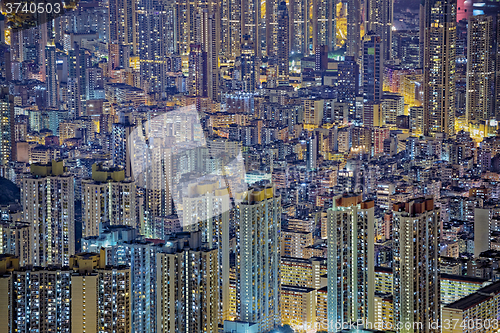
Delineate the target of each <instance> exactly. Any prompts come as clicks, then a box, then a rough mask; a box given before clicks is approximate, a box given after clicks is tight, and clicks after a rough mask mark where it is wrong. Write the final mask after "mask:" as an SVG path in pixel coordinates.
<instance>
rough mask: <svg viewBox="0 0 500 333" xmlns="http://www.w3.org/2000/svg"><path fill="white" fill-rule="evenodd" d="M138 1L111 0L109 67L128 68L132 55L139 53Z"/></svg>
mask: <svg viewBox="0 0 500 333" xmlns="http://www.w3.org/2000/svg"><path fill="white" fill-rule="evenodd" d="M137 28H138V25H137V1H134V0H111V1H110V2H109V43H108V48H109V66H110V68H109V69H115V68H118V67H122V68H128V67H129V59H130V56H131V55H135V54H137V46H138V43H137V39H138V30H137Z"/></svg>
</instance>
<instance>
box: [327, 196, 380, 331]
mask: <svg viewBox="0 0 500 333" xmlns="http://www.w3.org/2000/svg"><path fill="white" fill-rule="evenodd" d="M374 225H375V222H374V202H373V201H366V202H362V196H361V195H352V196H347V195H346V196H338V197H335V198H334V203H333V207H332V208H331V209H329V210H328V238H327V239H328V240H329V243H328V255H327V260H328V273H327V275H328V322H329V323H330V325H334V324H335V323H336V322H341V323H344V322H351V321H353V322H356V321H357V320H368V321H373V309H374V307H373V302H374V291H375V290H374V288H375V281H374V266H375V263H374V239H375V235H374ZM346 249H349V250H348V251H346ZM332 329H334V328H333V327H329V330H332Z"/></svg>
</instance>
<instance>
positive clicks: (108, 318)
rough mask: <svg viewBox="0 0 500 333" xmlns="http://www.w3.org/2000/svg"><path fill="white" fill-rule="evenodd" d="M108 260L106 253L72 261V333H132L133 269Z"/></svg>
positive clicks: (80, 255) (91, 254) (75, 257)
mask: <svg viewBox="0 0 500 333" xmlns="http://www.w3.org/2000/svg"><path fill="white" fill-rule="evenodd" d="M105 260H106V259H105V255H104V253H103V251H101V253H100V254H97V253H80V254H77V255H75V256H72V257H71V259H70V263H69V266H70V268H71V269H72V270H73V272H74V273H73V274H72V276H71V332H78V333H80V332H81V333H83V332H106V333H111V332H130V329H131V302H130V297H131V292H130V288H131V278H130V268H129V267H127V266H106V263H105Z"/></svg>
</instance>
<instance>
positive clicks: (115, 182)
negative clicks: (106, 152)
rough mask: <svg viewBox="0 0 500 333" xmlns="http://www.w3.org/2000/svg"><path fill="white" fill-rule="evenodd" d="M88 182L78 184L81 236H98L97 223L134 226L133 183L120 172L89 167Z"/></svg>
mask: <svg viewBox="0 0 500 333" xmlns="http://www.w3.org/2000/svg"><path fill="white" fill-rule="evenodd" d="M92 169H93V170H92V179H84V180H82V201H83V202H82V204H83V207H82V208H83V209H82V210H83V228H82V236H83V237H90V236H99V230H100V229H99V227H100V225H101V223H105V224H106V223H109V224H110V225H128V226H132V227H135V226H136V205H135V192H136V188H135V183H134V182H132V181H129V180H127V181H126V180H125V171H124V170H105V169H104V170H102V169H100V168H99V165H97V164H94V165H93V166H92Z"/></svg>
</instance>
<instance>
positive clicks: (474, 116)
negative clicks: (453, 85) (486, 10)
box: [466, 15, 495, 123]
mask: <svg viewBox="0 0 500 333" xmlns="http://www.w3.org/2000/svg"><path fill="white" fill-rule="evenodd" d="M467 36H468V41H467V95H466V103H467V104H466V116H467V123H470V122H471V121H481V120H489V119H494V110H493V106H494V84H495V83H494V82H495V81H494V80H495V79H494V72H493V69H494V53H493V44H494V43H493V17H491V16H485V15H480V16H471V17H470V19H469V23H468V31H467Z"/></svg>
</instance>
